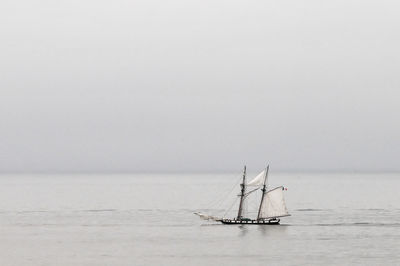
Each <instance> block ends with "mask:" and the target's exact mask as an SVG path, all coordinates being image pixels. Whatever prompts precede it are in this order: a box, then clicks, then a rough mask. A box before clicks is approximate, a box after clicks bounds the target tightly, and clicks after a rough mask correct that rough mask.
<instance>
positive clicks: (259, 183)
mask: <svg viewBox="0 0 400 266" xmlns="http://www.w3.org/2000/svg"><path fill="white" fill-rule="evenodd" d="M264 178H265V170H263V171H262V172H261V173H259V174H258V175H257V176H256V177H255V178H253V179H252V180H251V181H250V182H249V183H247V184H246V185H247V186H249V187H258V186H262V185H263V184H264Z"/></svg>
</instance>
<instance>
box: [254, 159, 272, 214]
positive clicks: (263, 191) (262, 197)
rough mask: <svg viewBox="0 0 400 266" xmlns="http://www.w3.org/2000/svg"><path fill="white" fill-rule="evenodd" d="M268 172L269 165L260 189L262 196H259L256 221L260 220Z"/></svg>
mask: <svg viewBox="0 0 400 266" xmlns="http://www.w3.org/2000/svg"><path fill="white" fill-rule="evenodd" d="M268 171H269V165H268V166H267V170H266V171H265V178H264V184H263V188H262V189H261V191H262V196H261V202H260V207H259V208H258V214H257V220H260V216H261V209H262V205H263V202H264V196H265V193H266V192H267V188H266V187H267V185H266V184H267V177H268Z"/></svg>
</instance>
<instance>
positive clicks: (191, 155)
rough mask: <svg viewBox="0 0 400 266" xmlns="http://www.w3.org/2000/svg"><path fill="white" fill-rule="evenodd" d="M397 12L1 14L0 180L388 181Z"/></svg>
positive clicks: (374, 4) (217, 5) (135, 5)
mask: <svg viewBox="0 0 400 266" xmlns="http://www.w3.org/2000/svg"><path fill="white" fill-rule="evenodd" d="M399 14H400V4H399V3H398V2H397V1H352V0H350V1H349V0H346V1H342V0H339V1H294V0H293V1H219V0H212V1H204V0H202V1H175V0H173V1H149V0H146V1H70V0H69V1H64V0H62V1H43V0H38V1H2V2H1V4H0V58H1V60H0V75H1V76H0V171H2V172H70V171H72V172H80V171H82V172H102V171H107V172H112V171H117V172H120V171H123V172H129V171H133V172H135V171H137V172H155V171H156V172H162V171H236V170H239V171H240V169H241V168H242V165H243V164H244V163H247V164H248V165H249V166H250V167H251V170H253V171H256V170H258V169H260V168H262V167H264V166H265V163H266V162H270V163H271V165H272V169H274V170H276V171H277V170H282V171H283V170H296V169H303V170H335V169H336V170H347V171H370V170H373V171H380V170H387V171H398V170H400V167H399V164H398V160H399V157H400V140H399V133H400V124H399V118H398V117H399V113H400V107H399V100H400V97H399V96H400V92H399V88H400V75H399V73H400V49H399V47H400V16H399Z"/></svg>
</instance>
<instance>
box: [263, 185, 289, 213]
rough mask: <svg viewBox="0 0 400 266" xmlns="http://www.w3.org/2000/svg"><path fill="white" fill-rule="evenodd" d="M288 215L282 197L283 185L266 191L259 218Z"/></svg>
mask: <svg viewBox="0 0 400 266" xmlns="http://www.w3.org/2000/svg"><path fill="white" fill-rule="evenodd" d="M288 215H289V213H288V210H287V208H286V204H285V199H284V198H283V187H282V186H280V187H277V188H274V189H271V190H270V191H268V192H267V193H266V194H265V195H264V199H263V202H262V206H261V212H260V218H274V217H282V216H288Z"/></svg>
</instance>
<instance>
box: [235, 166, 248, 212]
mask: <svg viewBox="0 0 400 266" xmlns="http://www.w3.org/2000/svg"><path fill="white" fill-rule="evenodd" d="M240 187H241V189H240V203H239V210H238V215H237V218H236V219H237V220H241V219H242V218H243V201H244V197H245V193H246V165H245V166H244V170H243V180H242V183H241V184H240Z"/></svg>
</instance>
